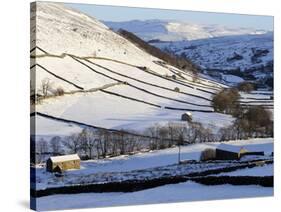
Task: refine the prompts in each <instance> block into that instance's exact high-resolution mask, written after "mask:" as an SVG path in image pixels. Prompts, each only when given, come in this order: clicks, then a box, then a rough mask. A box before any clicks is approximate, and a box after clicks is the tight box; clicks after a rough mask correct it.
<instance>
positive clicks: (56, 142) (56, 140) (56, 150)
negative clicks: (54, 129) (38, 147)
mask: <svg viewBox="0 0 281 212" xmlns="http://www.w3.org/2000/svg"><path fill="white" fill-rule="evenodd" d="M61 140H62V139H61V137H59V136H55V137H53V138H52V139H51V141H50V147H51V150H52V153H53V155H59V154H60V152H61Z"/></svg>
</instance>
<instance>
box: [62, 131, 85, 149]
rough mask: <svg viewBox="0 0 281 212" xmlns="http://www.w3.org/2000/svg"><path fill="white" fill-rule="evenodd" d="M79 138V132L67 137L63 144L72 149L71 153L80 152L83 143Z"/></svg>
mask: <svg viewBox="0 0 281 212" xmlns="http://www.w3.org/2000/svg"><path fill="white" fill-rule="evenodd" d="M79 139H80V138H79V134H72V135H70V136H68V137H67V138H66V140H65V141H64V142H63V144H64V146H65V147H67V148H68V149H69V150H70V151H71V153H78V151H79V150H80V149H81V143H80V140H79Z"/></svg>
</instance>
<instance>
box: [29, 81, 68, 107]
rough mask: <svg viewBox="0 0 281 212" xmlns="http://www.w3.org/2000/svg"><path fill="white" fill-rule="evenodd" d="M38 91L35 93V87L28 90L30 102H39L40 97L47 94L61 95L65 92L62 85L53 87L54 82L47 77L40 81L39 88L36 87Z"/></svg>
mask: <svg viewBox="0 0 281 212" xmlns="http://www.w3.org/2000/svg"><path fill="white" fill-rule="evenodd" d="M38 91H39V93H40V94H38V93H36V90H35V88H31V90H30V94H31V95H30V101H31V104H37V103H40V102H41V100H42V99H45V98H47V97H48V96H63V95H64V94H65V92H64V89H63V88H62V87H57V88H54V83H53V82H52V81H51V80H50V79H49V78H44V79H43V80H42V81H41V84H40V88H39V89H38Z"/></svg>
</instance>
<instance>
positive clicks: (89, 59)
mask: <svg viewBox="0 0 281 212" xmlns="http://www.w3.org/2000/svg"><path fill="white" fill-rule="evenodd" d="M31 17H32V19H34V20H36V23H37V29H36V38H35V37H34V39H33V40H32V50H31V56H32V57H33V58H35V59H36V63H35V64H34V65H33V66H32V67H31V73H32V74H35V73H36V82H35V83H34V84H35V87H34V88H32V90H35V92H36V93H37V95H39V96H42V95H44V92H43V89H42V86H43V84H44V82H46V79H47V82H48V83H49V84H48V85H49V87H50V88H49V89H48V93H47V94H48V95H49V97H48V98H45V99H44V100H43V101H42V102H40V103H39V104H36V106H35V109H36V111H37V112H40V113H43V114H46V115H49V116H52V117H56V118H61V119H66V120H71V121H77V122H79V123H84V124H91V125H93V126H96V127H103V128H107V129H130V130H136V131H138V132H139V133H142V132H143V130H145V129H146V128H147V127H150V126H152V125H154V124H155V123H158V124H165V123H168V122H170V121H172V122H178V123H182V121H181V114H182V113H183V112H185V111H191V112H192V113H193V120H194V121H196V122H199V123H202V124H203V125H204V126H206V127H210V128H212V130H214V131H217V130H218V129H219V128H220V127H225V126H228V125H230V124H231V123H232V121H233V118H232V117H231V116H230V115H225V114H220V113H215V112H214V110H213V108H212V106H211V99H212V95H213V94H215V93H216V92H218V91H220V90H221V89H222V88H224V87H226V86H225V85H222V84H219V83H217V82H214V81H212V80H208V79H205V78H199V79H198V80H197V81H196V82H194V81H193V77H192V75H191V74H190V73H188V72H183V71H182V70H179V69H177V68H175V67H172V66H169V65H168V64H165V63H163V61H160V60H159V59H158V58H155V57H153V56H151V55H149V54H148V53H146V52H144V51H143V50H142V49H140V48H138V47H137V46H136V45H134V44H133V43H131V42H129V41H128V40H126V39H124V38H123V37H121V36H119V35H118V34H116V33H115V32H113V31H111V30H110V29H109V28H108V27H106V26H105V25H104V24H102V23H100V22H99V21H97V20H96V19H94V18H92V17H89V16H86V15H84V14H82V13H80V12H77V11H74V10H72V9H69V8H67V7H65V6H64V5H63V4H56V3H43V2H40V3H37V13H34V12H33V13H32V16H31ZM31 32H32V33H33V35H34V33H35V31H34V26H33V27H32V28H31ZM35 41H36V42H35ZM159 62H161V64H160V63H159ZM163 64H165V65H163ZM143 67H146V68H145V69H144V68H143ZM175 76H179V77H178V78H175ZM59 89H63V91H64V93H65V94H64V95H62V96H56V95H55V94H54V93H55V92H56V91H57V90H59ZM243 95H244V94H243ZM251 97H252V98H259V97H260V98H264V96H263V95H260V94H252V96H251ZM243 98H244V96H243ZM245 98H246V96H245ZM266 98H267V99H268V102H269V104H272V100H270V99H269V96H267V97H266ZM241 101H242V100H241ZM33 109H34V108H33ZM32 112H34V111H32ZM32 119H35V120H36V126H37V127H36V129H37V131H38V132H37V133H36V134H37V135H44V136H51V135H69V134H70V133H71V132H72V130H73V132H77V130H78V129H80V127H81V126H80V125H77V124H73V123H72V124H66V123H65V122H64V121H58V120H54V118H46V117H41V116H40V115H39V116H36V117H32ZM218 120H220V121H218ZM54 124H55V125H54ZM54 126H57V127H58V126H60V130H57V128H56V127H54Z"/></svg>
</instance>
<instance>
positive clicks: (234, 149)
mask: <svg viewBox="0 0 281 212" xmlns="http://www.w3.org/2000/svg"><path fill="white" fill-rule="evenodd" d="M217 149H219V150H224V151H227V152H234V153H240V152H241V150H244V151H247V150H246V149H245V148H244V147H241V146H235V145H230V144H224V143H222V144H220V145H218V146H217Z"/></svg>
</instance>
